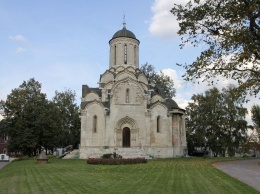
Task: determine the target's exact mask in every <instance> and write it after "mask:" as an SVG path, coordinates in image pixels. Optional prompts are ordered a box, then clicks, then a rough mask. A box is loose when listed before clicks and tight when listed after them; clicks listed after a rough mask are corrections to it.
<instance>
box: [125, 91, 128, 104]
mask: <svg viewBox="0 0 260 194" xmlns="http://www.w3.org/2000/svg"><path fill="white" fill-rule="evenodd" d="M125 102H126V103H129V89H128V88H127V89H126V98H125Z"/></svg>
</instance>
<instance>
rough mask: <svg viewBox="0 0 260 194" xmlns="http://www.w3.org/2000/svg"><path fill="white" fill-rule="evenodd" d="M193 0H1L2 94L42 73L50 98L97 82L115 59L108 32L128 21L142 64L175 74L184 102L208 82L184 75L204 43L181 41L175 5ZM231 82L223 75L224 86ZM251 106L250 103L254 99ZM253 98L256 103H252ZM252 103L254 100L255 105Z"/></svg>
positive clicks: (179, 97)
mask: <svg viewBox="0 0 260 194" xmlns="http://www.w3.org/2000/svg"><path fill="white" fill-rule="evenodd" d="M185 2H187V0H145V1H144V0H143V1H140V0H131V1H129V0H110V1H101V0H95V1H90V0H77V1H72V0H55V1H53V0H44V1H40V0H23V1H20V0H10V1H8V0H0V25H1V28H0V99H2V100H5V99H6V96H7V95H8V94H10V92H11V90H12V89H14V88H17V87H18V86H19V85H20V84H22V82H23V81H24V80H26V81H27V80H29V79H30V78H33V77H34V78H35V79H36V80H37V81H39V82H40V83H41V84H42V92H44V93H46V94H47V97H48V98H49V99H51V98H52V97H53V96H54V92H55V90H57V91H64V90H65V89H72V90H75V92H76V94H77V99H78V100H77V102H78V104H79V103H80V97H81V87H82V85H83V84H87V85H89V86H91V87H97V86H98V85H97V82H98V81H99V77H100V74H102V73H104V71H105V70H106V69H108V67H109V55H108V54H109V44H108V42H109V40H110V39H111V38H112V36H113V34H114V33H115V32H116V31H118V30H120V29H121V28H122V22H123V16H124V15H125V20H126V28H127V29H128V30H130V31H132V32H133V33H134V34H135V35H136V37H137V39H139V40H140V50H139V52H140V53H139V55H140V59H139V61H140V65H141V64H145V63H146V62H148V63H149V64H152V65H154V66H155V67H156V70H157V71H159V70H163V72H164V73H166V74H167V75H169V76H171V78H172V79H173V80H174V81H175V86H176V89H177V96H176V97H175V98H174V100H176V102H177V103H178V104H179V106H180V107H182V108H185V106H186V105H187V103H188V101H189V100H190V98H191V96H192V94H196V93H198V92H203V91H204V90H205V89H208V87H207V84H206V83H205V84H201V85H194V84H191V83H184V82H183V80H182V79H181V75H182V74H183V73H184V69H182V68H181V67H179V66H176V65H175V64H176V63H190V62H192V61H193V60H194V59H195V58H196V56H198V55H199V53H200V52H201V50H202V49H203V46H202V47H201V48H193V47H191V46H187V47H185V48H184V49H182V50H181V49H180V48H179V44H180V38H179V37H178V35H177V30H178V24H177V22H176V20H175V17H174V16H173V14H171V13H170V9H171V8H172V7H173V4H174V3H185ZM227 83H228V82H227V81H226V80H223V81H222V82H221V83H219V85H218V86H219V87H222V86H223V85H226V84H227ZM248 106H249V105H248ZM250 106H251V105H250ZM250 106H249V107H250Z"/></svg>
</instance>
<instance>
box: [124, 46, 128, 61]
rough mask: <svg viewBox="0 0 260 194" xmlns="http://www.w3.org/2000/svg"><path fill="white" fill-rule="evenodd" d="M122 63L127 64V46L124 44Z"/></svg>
mask: <svg viewBox="0 0 260 194" xmlns="http://www.w3.org/2000/svg"><path fill="white" fill-rule="evenodd" d="M124 63H125V64H127V45H126V44H125V55H124Z"/></svg>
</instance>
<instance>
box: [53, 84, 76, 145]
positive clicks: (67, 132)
mask: <svg viewBox="0 0 260 194" xmlns="http://www.w3.org/2000/svg"><path fill="white" fill-rule="evenodd" d="M75 101H76V93H75V92H74V91H72V90H70V89H68V90H65V91H63V92H58V91H55V96H54V98H53V103H54V104H55V105H56V106H57V107H58V109H59V120H60V130H61V133H60V135H59V145H60V146H61V147H65V146H68V145H73V147H74V148H77V147H78V145H79V142H80V118H79V107H78V106H77V105H76V103H75Z"/></svg>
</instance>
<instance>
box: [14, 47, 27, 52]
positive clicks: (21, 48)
mask: <svg viewBox="0 0 260 194" xmlns="http://www.w3.org/2000/svg"><path fill="white" fill-rule="evenodd" d="M25 51H26V49H25V48H23V47H17V48H16V52H17V53H23V52H25Z"/></svg>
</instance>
